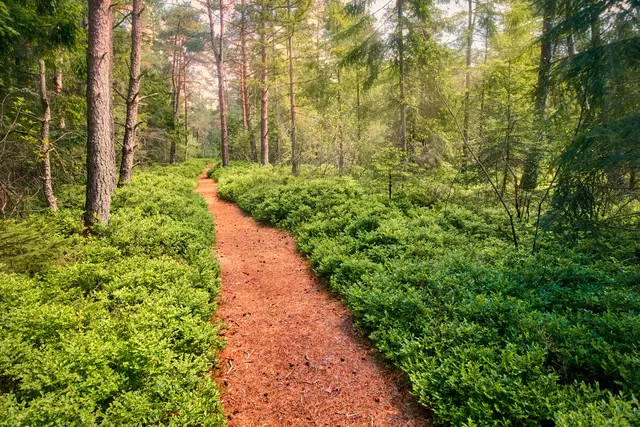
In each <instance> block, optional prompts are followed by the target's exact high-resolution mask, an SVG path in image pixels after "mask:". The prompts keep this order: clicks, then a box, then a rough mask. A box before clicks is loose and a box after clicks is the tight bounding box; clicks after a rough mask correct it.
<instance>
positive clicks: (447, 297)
mask: <svg viewBox="0 0 640 427" xmlns="http://www.w3.org/2000/svg"><path fill="white" fill-rule="evenodd" d="M211 175H212V176H214V177H215V178H216V179H217V180H218V188H219V192H220V195H221V196H222V197H224V198H227V199H229V200H233V201H234V202H236V203H237V204H238V205H239V206H240V207H241V208H242V209H244V210H245V211H246V212H248V213H249V214H251V215H252V216H254V217H255V218H257V219H258V220H260V221H263V222H266V223H270V224H274V225H277V226H279V227H282V228H286V229H288V230H291V231H292V233H293V234H294V236H295V238H296V241H297V244H298V248H299V250H300V251H301V252H302V253H304V254H306V255H308V256H309V257H310V260H311V264H312V266H313V268H314V269H315V271H316V272H317V274H318V275H319V276H320V277H321V278H322V279H324V280H325V281H326V282H327V283H328V284H329V285H330V287H331V289H332V290H333V291H335V292H336V293H337V294H339V295H341V296H342V297H344V298H345V300H346V302H347V304H348V306H349V307H350V309H351V310H352V311H353V313H354V314H355V316H356V319H357V322H358V324H359V325H360V326H361V327H362V328H364V330H366V332H367V334H368V335H369V337H370V338H371V339H372V340H373V341H374V342H375V343H376V345H377V347H378V348H379V349H380V351H381V352H382V354H383V355H384V357H385V358H386V359H387V360H389V361H390V362H391V363H392V364H393V365H394V366H395V367H397V368H399V369H401V370H402V371H404V372H405V373H406V374H407V376H408V378H409V380H410V382H411V385H412V390H413V393H414V394H415V396H417V398H418V399H419V401H420V402H421V403H423V404H424V405H426V406H428V407H430V408H432V409H433V411H434V414H435V421H436V422H437V423H443V424H451V425H468V426H471V425H514V426H515V425H518V426H520V425H532V426H533V425H558V426H581V425H589V426H592V425H602V426H604V425H619V426H633V425H639V424H640V407H639V405H638V402H637V400H636V396H637V395H638V393H640V354H639V352H638V343H640V317H639V316H638V314H639V313H640V292H639V290H638V287H637V283H638V279H639V278H640V268H639V266H638V263H639V260H638V257H637V253H638V252H637V250H638V249H637V247H636V246H635V245H634V243H633V241H631V243H624V241H623V240H618V241H616V242H607V241H606V240H601V241H599V242H597V243H598V245H599V246H595V243H596V242H594V241H593V240H592V239H586V238H583V239H577V240H573V241H572V244H571V246H569V245H568V244H567V243H566V242H564V241H561V240H559V239H557V238H556V239H554V238H552V236H551V235H549V237H547V238H544V239H542V240H541V243H540V246H541V250H539V251H538V252H537V253H536V254H534V255H532V254H531V252H530V251H525V250H520V251H516V250H515V249H514V248H513V245H512V244H511V241H510V234H509V233H510V229H509V223H508V220H507V219H505V217H504V215H502V214H501V212H500V211H499V210H497V209H493V208H490V207H487V206H478V205H476V206H473V205H472V206H469V207H465V206H463V205H461V204H459V203H457V202H456V203H453V202H450V203H449V204H448V206H447V208H446V213H445V210H444V208H443V206H442V203H441V202H437V201H435V202H433V203H427V204H424V203H423V204H413V203H410V202H408V201H407V199H406V198H403V197H400V198H397V199H392V200H391V201H389V199H388V198H387V197H386V195H382V194H375V193H371V192H370V191H369V190H368V189H366V188H365V186H363V185H361V183H359V182H357V181H356V180H354V179H352V178H348V177H329V178H311V177H309V176H305V177H301V178H296V177H292V176H291V175H290V174H289V173H288V172H287V171H285V170H284V169H282V168H259V167H257V166H247V165H241V166H234V167H231V168H218V169H215V170H213V171H212V172H211ZM523 234H524V235H523V236H521V239H522V242H523V245H524V244H525V243H526V244H530V243H531V242H530V241H531V234H532V232H531V230H530V231H529V232H527V231H526V230H525V231H524V232H523ZM636 245H637V244H636Z"/></svg>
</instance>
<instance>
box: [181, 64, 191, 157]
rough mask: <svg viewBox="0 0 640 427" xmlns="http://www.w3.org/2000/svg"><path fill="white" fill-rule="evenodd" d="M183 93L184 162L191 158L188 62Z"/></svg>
mask: <svg viewBox="0 0 640 427" xmlns="http://www.w3.org/2000/svg"><path fill="white" fill-rule="evenodd" d="M182 73H183V76H182V91H183V92H184V161H185V162H186V161H187V159H188V158H189V92H187V61H185V63H184V68H183V70H182Z"/></svg>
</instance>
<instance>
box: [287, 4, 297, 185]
mask: <svg viewBox="0 0 640 427" xmlns="http://www.w3.org/2000/svg"><path fill="white" fill-rule="evenodd" d="M287 12H288V14H289V19H290V20H291V30H290V31H289V101H290V104H291V105H290V106H291V173H292V174H293V175H297V174H298V148H297V147H296V91H295V86H294V74H293V32H294V28H293V19H292V16H291V0H287Z"/></svg>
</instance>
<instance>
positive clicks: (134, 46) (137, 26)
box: [118, 0, 144, 186]
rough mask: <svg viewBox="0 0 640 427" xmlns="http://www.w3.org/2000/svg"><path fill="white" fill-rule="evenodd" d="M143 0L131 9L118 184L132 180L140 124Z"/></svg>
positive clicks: (137, 1)
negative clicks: (128, 62)
mask: <svg viewBox="0 0 640 427" xmlns="http://www.w3.org/2000/svg"><path fill="white" fill-rule="evenodd" d="M143 10H144V5H143V0H133V10H132V11H131V64H130V65H129V90H128V91H127V118H126V121H125V128H124V142H123V144H122V161H121V163H120V179H119V181H118V185H121V186H122V185H127V184H128V183H129V181H131V172H132V170H133V156H134V150H135V148H136V128H137V125H138V104H139V103H140V78H141V75H140V59H141V56H142V19H141V17H142V11H143Z"/></svg>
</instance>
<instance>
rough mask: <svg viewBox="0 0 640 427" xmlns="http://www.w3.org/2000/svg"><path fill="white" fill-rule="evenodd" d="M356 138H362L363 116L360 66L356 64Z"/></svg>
mask: <svg viewBox="0 0 640 427" xmlns="http://www.w3.org/2000/svg"><path fill="white" fill-rule="evenodd" d="M356 138H357V140H358V142H360V139H362V117H361V116H360V67H358V66H356Z"/></svg>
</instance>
